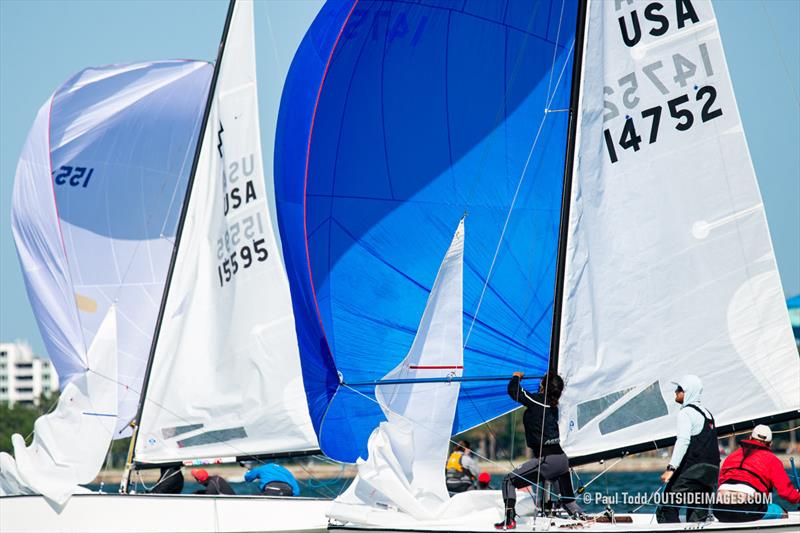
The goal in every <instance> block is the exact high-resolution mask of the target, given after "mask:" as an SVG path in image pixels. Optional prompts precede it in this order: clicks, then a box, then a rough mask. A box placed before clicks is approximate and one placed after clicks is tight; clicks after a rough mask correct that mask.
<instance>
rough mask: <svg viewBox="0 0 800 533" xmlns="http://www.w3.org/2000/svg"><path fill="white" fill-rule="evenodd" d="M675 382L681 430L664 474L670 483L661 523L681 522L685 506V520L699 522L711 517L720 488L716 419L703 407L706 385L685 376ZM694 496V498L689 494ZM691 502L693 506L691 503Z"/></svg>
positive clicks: (660, 510)
mask: <svg viewBox="0 0 800 533" xmlns="http://www.w3.org/2000/svg"><path fill="white" fill-rule="evenodd" d="M673 383H675V386H676V387H675V401H676V402H677V403H679V404H681V409H680V411H678V420H677V422H678V430H677V439H676V440H675V448H674V450H673V452H672V458H671V459H670V461H669V466H667V469H666V470H665V471H664V473H663V474H661V481H663V482H664V483H666V484H667V486H666V488H665V489H664V494H663V495H662V502H663V503H662V505H661V506H659V507H658V509H656V519H657V520H658V521H659V523H671V522H679V521H680V518H679V516H678V511H679V509H680V507H681V506H682V505H686V507H687V508H686V521H687V522H700V521H703V520H705V519H706V518H707V517H708V514H709V512H708V505H705V504H704V503H698V502H703V501H704V499H705V501H708V502H709V503H710V501H711V498H712V497H713V494H714V490H715V489H716V488H717V477H718V475H719V446H718V445H717V430H716V427H715V424H714V417H713V416H712V415H711V413H710V412H709V411H708V409H706V408H705V407H703V406H702V405H701V404H700V398H701V396H702V394H703V382H702V381H700V378H699V377H697V376H693V375H686V376H683V377H682V378H680V380H679V381H677V382H673ZM688 494H692V497H691V498H688V497H687V495H688ZM689 502H691V503H689Z"/></svg>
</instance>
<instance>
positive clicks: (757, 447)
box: [719, 439, 783, 493]
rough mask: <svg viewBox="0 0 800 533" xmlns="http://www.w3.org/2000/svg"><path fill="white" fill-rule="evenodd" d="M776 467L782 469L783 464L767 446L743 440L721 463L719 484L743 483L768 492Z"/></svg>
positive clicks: (771, 485)
mask: <svg viewBox="0 0 800 533" xmlns="http://www.w3.org/2000/svg"><path fill="white" fill-rule="evenodd" d="M777 469H783V465H782V464H781V463H780V460H778V459H777V458H776V457H775V454H773V453H772V451H771V450H770V449H769V446H767V445H766V444H764V443H761V442H758V441H756V440H750V439H747V440H743V441H742V442H741V443H740V447H739V449H738V450H736V451H735V452H733V453H732V454H730V455H729V456H728V457H727V459H725V462H724V463H722V468H721V469H720V472H719V484H720V485H722V484H723V483H733V484H735V483H743V484H745V485H749V486H750V487H752V488H754V489H755V490H757V491H758V492H762V493H770V492H772V488H773V486H774V483H773V476H774V475H775V474H776V473H777V472H776V470H777Z"/></svg>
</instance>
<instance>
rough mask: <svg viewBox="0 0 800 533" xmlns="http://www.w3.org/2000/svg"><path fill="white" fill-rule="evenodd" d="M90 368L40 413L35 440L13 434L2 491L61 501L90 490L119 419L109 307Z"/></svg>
mask: <svg viewBox="0 0 800 533" xmlns="http://www.w3.org/2000/svg"><path fill="white" fill-rule="evenodd" d="M86 358H87V363H88V365H89V370H88V371H86V372H84V373H83V374H80V375H78V376H75V377H74V378H73V379H72V380H71V381H70V382H69V383H67V385H66V387H64V390H63V391H62V392H61V396H60V397H59V400H58V405H57V406H56V408H55V410H54V411H53V412H51V413H48V414H46V415H42V416H40V417H39V418H38V419H37V420H36V423H35V424H34V427H33V442H32V443H31V445H30V446H26V445H25V439H24V438H23V436H22V435H19V434H14V435H13V436H12V437H11V441H12V443H13V445H14V458H12V457H11V456H10V455H8V454H7V453H5V452H0V494H5V495H10V494H41V495H43V496H44V497H46V498H47V499H48V500H50V501H51V502H53V503H54V504H56V505H58V506H62V505H64V504H65V503H66V502H67V501H68V500H69V498H70V496H72V495H73V494H75V493H78V492H88V491H87V490H86V489H84V488H83V487H80V486H79V485H80V484H85V483H91V482H92V481H93V480H94V479H95V477H97V474H98V473H99V472H100V469H101V468H102V467H103V463H104V461H105V459H106V453H107V452H108V447H109V445H110V444H111V441H112V438H113V436H114V427H115V425H116V421H117V385H116V383H115V382H114V380H112V379H109V378H108V376H114V375H116V373H117V313H116V307H115V306H111V308H109V310H108V313H106V316H105V318H104V319H103V321H102V322H101V324H100V327H99V328H98V329H97V332H96V335H95V337H94V340H93V341H92V346H91V347H90V348H89V352H88V353H87V356H86Z"/></svg>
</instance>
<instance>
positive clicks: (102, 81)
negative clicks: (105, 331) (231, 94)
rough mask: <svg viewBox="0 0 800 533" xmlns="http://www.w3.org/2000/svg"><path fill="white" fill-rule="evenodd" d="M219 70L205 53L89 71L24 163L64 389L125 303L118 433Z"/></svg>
mask: <svg viewBox="0 0 800 533" xmlns="http://www.w3.org/2000/svg"><path fill="white" fill-rule="evenodd" d="M210 76H211V67H210V65H208V64H207V63H205V62H200V61H162V62H155V63H137V64H130V65H112V66H107V67H98V68H89V69H86V70H83V71H81V72H79V73H78V74H76V75H75V76H73V77H72V78H70V79H69V80H68V81H67V82H66V83H64V85H62V86H61V87H60V88H59V89H58V90H57V91H56V92H55V93H54V94H53V96H52V97H51V98H50V99H49V100H48V101H47V102H46V103H45V104H44V105H43V106H42V107H41V109H40V110H39V113H38V115H37V116H36V120H35V122H34V125H33V127H32V129H31V131H30V133H29V134H28V139H27V141H26V144H25V146H24V148H23V151H22V155H21V156H20V160H19V164H18V166H17V173H16V177H15V181H14V193H13V198H12V209H11V224H12V230H13V233H14V240H15V242H16V245H17V251H18V253H19V258H20V263H21V266H22V272H23V276H24V279H25V285H26V288H27V291H28V298H29V299H30V302H31V305H32V307H33V311H34V316H35V317H36V320H37V323H38V325H39V329H40V331H41V334H42V338H43V340H44V343H45V347H46V349H47V352H48V354H49V356H50V358H51V360H52V361H53V365H54V366H55V369H56V371H57V372H58V375H59V377H60V381H61V384H62V388H63V387H65V386H66V385H67V384H69V383H70V382H71V381H72V380H73V379H77V378H79V377H81V376H82V375H83V373H84V371H85V369H86V368H87V366H88V363H87V356H86V351H87V348H88V346H90V345H91V343H92V341H93V340H94V337H95V335H96V333H97V331H98V328H99V326H100V324H101V322H102V320H103V317H104V316H106V313H107V312H108V310H109V308H110V306H111V305H112V304H114V303H115V304H116V306H117V315H118V317H119V324H118V328H117V332H118V335H119V339H118V348H119V364H118V370H119V372H118V375H114V376H108V377H109V379H112V380H115V381H118V384H119V385H118V386H119V391H118V400H119V410H118V413H119V418H118V420H117V421H116V422H117V430H118V433H117V437H121V436H125V435H126V434H127V433H129V432H124V433H123V432H122V430H123V429H124V428H125V427H126V426H127V424H128V422H129V421H130V420H131V418H132V417H133V416H134V413H135V410H136V406H137V403H138V400H139V391H140V390H141V385H142V376H143V374H144V367H145V363H146V361H147V354H148V349H149V346H150V341H151V339H152V335H153V328H154V325H155V317H156V314H157V311H158V302H159V300H160V297H161V293H162V290H163V284H164V279H165V277H166V271H167V264H168V262H169V256H170V253H171V250H172V240H173V238H174V235H175V229H176V224H177V219H178V214H179V212H180V205H181V199H182V198H183V194H184V191H185V187H186V180H187V178H188V175H189V171H190V167H191V153H192V150H191V148H192V147H194V146H195V144H196V139H197V135H198V129H199V125H200V122H201V118H200V117H201V115H202V112H201V110H202V104H203V101H204V100H205V95H206V93H207V88H208V82H209V79H210ZM165 110H168V111H165ZM115 411H116V409H115Z"/></svg>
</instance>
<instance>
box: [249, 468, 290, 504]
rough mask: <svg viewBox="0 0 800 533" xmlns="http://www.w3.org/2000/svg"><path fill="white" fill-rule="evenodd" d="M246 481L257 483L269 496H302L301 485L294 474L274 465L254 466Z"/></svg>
mask: <svg viewBox="0 0 800 533" xmlns="http://www.w3.org/2000/svg"><path fill="white" fill-rule="evenodd" d="M244 480H245V481H248V482H250V481H257V482H258V488H259V490H261V492H263V493H264V494H267V495H269V496H300V485H298V484H297V480H296V479H295V478H294V476H293V475H292V473H291V472H290V471H289V470H288V469H286V468H284V467H282V466H281V465H277V464H274V463H271V464H266V465H258V464H256V465H254V466H253V468H251V469H250V470H249V471H248V472H247V473H246V474H245V475H244Z"/></svg>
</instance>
